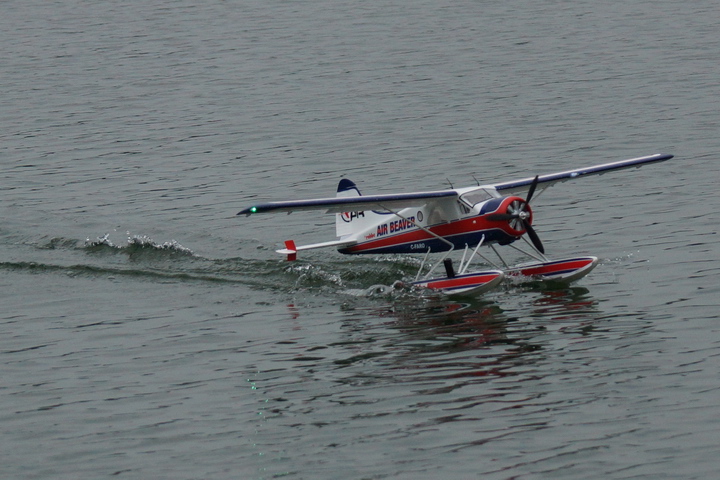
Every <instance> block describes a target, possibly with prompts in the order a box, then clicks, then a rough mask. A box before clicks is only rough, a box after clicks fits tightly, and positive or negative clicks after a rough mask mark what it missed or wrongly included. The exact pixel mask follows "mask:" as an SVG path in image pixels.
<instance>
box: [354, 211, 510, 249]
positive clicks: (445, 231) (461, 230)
mask: <svg viewBox="0 0 720 480" xmlns="http://www.w3.org/2000/svg"><path fill="white" fill-rule="evenodd" d="M485 215H487V214H484V215H477V216H475V217H470V218H465V219H462V220H455V221H453V222H449V223H443V224H440V225H435V226H433V227H429V228H428V229H429V230H430V231H431V232H433V233H434V234H436V235H438V236H440V237H443V238H445V237H452V236H455V235H469V234H477V235H478V236H480V235H481V233H482V232H484V231H487V230H501V231H503V232H504V233H506V234H508V235H510V236H512V237H516V238H518V237H519V236H518V234H517V231H515V230H513V229H512V228H510V226H509V225H508V223H507V222H490V221H487V220H485V219H484V218H483V217H485ZM434 238H435V237H433V236H432V235H430V234H429V233H427V232H426V231H424V230H421V229H419V228H414V229H413V230H411V231H409V232H403V233H398V234H395V235H390V236H387V237H384V238H379V239H378V238H376V239H373V240H370V241H367V242H363V243H358V244H356V245H353V246H351V247H348V248H347V251H348V252H349V253H359V252H364V251H367V250H375V249H378V248H386V247H393V246H399V245H404V244H408V243H415V242H422V241H426V240H432V239H434ZM478 240H479V239H478Z"/></svg>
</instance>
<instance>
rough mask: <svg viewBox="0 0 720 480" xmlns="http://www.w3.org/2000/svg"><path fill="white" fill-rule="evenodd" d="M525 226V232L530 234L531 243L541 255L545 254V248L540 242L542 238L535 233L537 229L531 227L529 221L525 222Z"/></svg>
mask: <svg viewBox="0 0 720 480" xmlns="http://www.w3.org/2000/svg"><path fill="white" fill-rule="evenodd" d="M523 225H524V226H525V231H526V232H527V234H528V237H530V241H531V242H532V244H533V246H534V247H535V249H536V250H537V251H538V252H540V253H543V254H544V253H545V247H543V244H542V242H541V241H540V237H538V234H537V233H536V232H535V229H534V228H533V227H532V225H530V223H529V222H528V221H527V220H523Z"/></svg>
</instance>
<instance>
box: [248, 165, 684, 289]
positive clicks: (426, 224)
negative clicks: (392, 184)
mask: <svg viewBox="0 0 720 480" xmlns="http://www.w3.org/2000/svg"><path fill="white" fill-rule="evenodd" d="M671 158H673V155H669V154H662V153H658V154H655V155H649V156H645V157H638V158H633V159H629V160H622V161H619V162H612V163H605V164H602V165H594V166H592V167H587V168H578V169H573V170H567V171H564V172H557V173H551V174H547V175H537V176H535V177H529V178H523V179H518V180H511V181H508V182H502V183H496V184H488V185H476V186H471V187H464V188H453V189H450V190H438V191H429V192H414V193H399V194H385V195H361V194H360V190H359V189H358V187H357V186H356V185H355V183H353V182H352V181H350V180H348V179H342V180H340V183H339V184H338V188H337V194H336V196H335V197H331V198H316V199H310V200H291V201H283V202H269V203H262V204H257V205H253V206H250V207H247V208H245V209H243V210H242V211H240V212H239V213H238V215H253V214H257V213H269V212H287V213H291V212H299V211H318V210H320V211H325V213H329V214H335V235H336V239H335V240H331V241H327V242H322V243H314V244H309V245H296V244H295V242H294V241H292V240H288V241H286V242H285V248H284V249H282V250H278V253H281V254H283V255H286V256H287V259H288V260H295V259H296V258H297V255H298V252H301V251H303V250H309V249H315V248H329V247H334V248H336V249H337V250H338V251H339V252H340V253H344V254H351V255H354V254H422V255H423V261H422V264H421V266H420V268H419V271H418V274H417V276H416V277H415V279H414V281H412V282H411V284H412V285H414V286H417V287H425V288H429V289H432V290H437V291H440V292H443V293H446V294H451V295H456V294H463V295H468V294H480V293H483V292H486V291H489V290H491V289H493V288H495V287H497V286H498V285H500V283H501V282H502V281H503V279H504V278H505V277H508V276H527V277H532V278H535V279H538V280H559V281H565V282H572V281H574V280H577V279H579V278H582V277H584V276H585V275H587V274H588V273H589V272H590V271H591V270H592V269H593V268H595V266H596V265H597V262H598V259H597V257H592V256H584V257H573V258H565V259H560V260H552V259H550V258H548V257H546V256H545V247H544V246H543V243H542V241H541V240H540V237H539V236H538V234H537V232H536V231H535V228H534V227H533V211H532V208H531V207H530V201H531V200H532V199H533V197H534V196H535V195H536V194H537V193H538V192H542V191H544V190H545V189H546V188H548V187H550V186H552V185H554V184H555V183H559V182H564V181H567V180H571V179H575V178H578V177H584V176H588V175H600V174H603V173H607V172H610V171H614V170H622V169H628V168H634V167H641V166H643V165H647V164H649V163H658V162H664V161H666V160H669V159H671ZM520 239H523V240H525V241H526V242H527V244H528V246H529V247H530V248H529V249H521V248H519V247H518V246H517V245H515V242H516V241H517V240H520ZM496 245H498V246H508V247H511V248H514V249H516V250H519V251H520V252H522V253H523V254H525V255H527V256H529V257H531V258H533V259H534V260H533V261H532V262H529V263H523V264H520V265H514V266H509V265H508V264H507V263H505V260H504V259H503V257H502V256H501V255H500V253H499V251H498V249H496V248H495V246H496ZM481 246H486V247H489V248H490V249H492V250H493V251H494V253H495V255H497V256H498V258H499V259H500V266H496V268H493V269H491V270H477V271H471V269H470V266H471V264H472V263H473V261H474V260H475V259H476V258H477V257H482V258H483V259H484V260H485V261H487V262H488V263H490V264H493V262H491V261H490V260H488V259H487V258H486V257H484V256H483V255H481V254H479V253H478V251H479V249H480V247H481ZM460 250H462V252H463V254H462V259H461V260H460V263H459V265H458V267H457V268H455V266H454V264H453V261H452V259H451V258H450V255H451V254H452V253H453V252H455V251H460ZM435 253H438V254H442V257H441V258H440V261H438V262H435V264H434V266H433V267H432V268H431V269H430V270H429V271H428V272H426V273H423V271H424V267H425V265H426V263H427V260H428V257H429V256H430V254H435ZM439 265H443V267H444V272H442V273H441V274H435V271H436V270H437V267H438V266H439Z"/></svg>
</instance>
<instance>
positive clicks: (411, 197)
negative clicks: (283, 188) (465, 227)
mask: <svg viewBox="0 0 720 480" xmlns="http://www.w3.org/2000/svg"><path fill="white" fill-rule="evenodd" d="M457 196H458V193H457V192H456V191H455V190H440V191H436V192H416V193H400V194H390V195H366V196H361V197H344V198H343V197H341V198H336V197H332V198H316V199H311V200H291V201H287V202H269V203H261V204H258V205H254V206H252V207H248V208H246V209H244V210H242V211H240V212H238V215H251V214H253V213H265V212H300V211H304V210H325V211H326V212H327V213H343V212H351V211H360V210H386V209H400V208H407V207H415V206H420V205H423V204H426V203H428V202H432V201H439V199H442V198H448V197H457Z"/></svg>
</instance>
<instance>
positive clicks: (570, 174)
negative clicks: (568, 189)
mask: <svg viewBox="0 0 720 480" xmlns="http://www.w3.org/2000/svg"><path fill="white" fill-rule="evenodd" d="M671 158H673V155H669V154H666V153H656V154H655V155H648V156H646V157H638V158H631V159H630V160H621V161H619V162H612V163H604V164H602V165H594V166H592V167H586V168H577V169H575V170H568V171H566V172H558V173H550V174H548V175H540V176H539V177H538V185H540V186H544V187H549V186H551V185H553V184H555V183H558V182H564V181H567V180H570V179H573V178H577V177H581V176H586V175H602V174H603V173H606V172H609V171H612V170H622V169H625V168H633V167H636V168H637V167H641V166H643V165H645V164H648V163H656V162H664V161H666V160H670V159H671ZM533 179H534V177H529V178H524V179H522V180H512V181H509V182H503V183H497V184H494V185H492V187H494V188H495V189H496V190H497V191H499V192H502V193H503V194H507V193H514V194H517V193H519V192H523V191H526V190H528V189H529V188H530V184H531V183H532V182H533Z"/></svg>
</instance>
